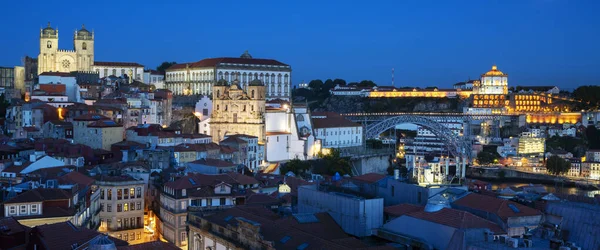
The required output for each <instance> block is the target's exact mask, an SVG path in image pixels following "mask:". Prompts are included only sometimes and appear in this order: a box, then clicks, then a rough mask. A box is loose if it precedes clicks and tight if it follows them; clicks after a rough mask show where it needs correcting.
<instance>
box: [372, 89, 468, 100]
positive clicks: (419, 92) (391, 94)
mask: <svg viewBox="0 0 600 250" xmlns="http://www.w3.org/2000/svg"><path fill="white" fill-rule="evenodd" d="M364 93H365V94H366V95H367V97H369V98H381V97H388V98H412V97H425V98H444V97H447V98H457V97H460V98H467V97H469V96H470V95H471V93H472V91H470V90H462V89H438V88H435V89H416V88H414V89H398V88H389V89H387V88H385V89H384V88H374V89H373V90H371V91H369V92H364Z"/></svg>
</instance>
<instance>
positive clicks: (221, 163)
mask: <svg viewBox="0 0 600 250" xmlns="http://www.w3.org/2000/svg"><path fill="white" fill-rule="evenodd" d="M190 163H193V164H201V165H206V166H211V167H218V168H226V167H234V166H236V164H234V163H233V162H228V161H223V160H219V159H210V158H208V159H200V160H195V161H193V162H190Z"/></svg>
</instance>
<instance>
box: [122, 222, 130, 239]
mask: <svg viewBox="0 0 600 250" xmlns="http://www.w3.org/2000/svg"><path fill="white" fill-rule="evenodd" d="M125 220H127V219H125ZM123 240H124V241H128V240H129V234H128V233H125V234H123Z"/></svg>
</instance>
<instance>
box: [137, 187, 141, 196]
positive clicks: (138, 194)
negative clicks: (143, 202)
mask: <svg viewBox="0 0 600 250" xmlns="http://www.w3.org/2000/svg"><path fill="white" fill-rule="evenodd" d="M136 194H137V196H136V198H142V188H141V187H138V188H137V193H136Z"/></svg>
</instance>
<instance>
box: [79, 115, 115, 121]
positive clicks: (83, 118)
mask: <svg viewBox="0 0 600 250" xmlns="http://www.w3.org/2000/svg"><path fill="white" fill-rule="evenodd" d="M73 120H75V121H99V120H110V118H108V117H106V116H103V115H99V114H85V115H80V116H78V117H75V118H73Z"/></svg>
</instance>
